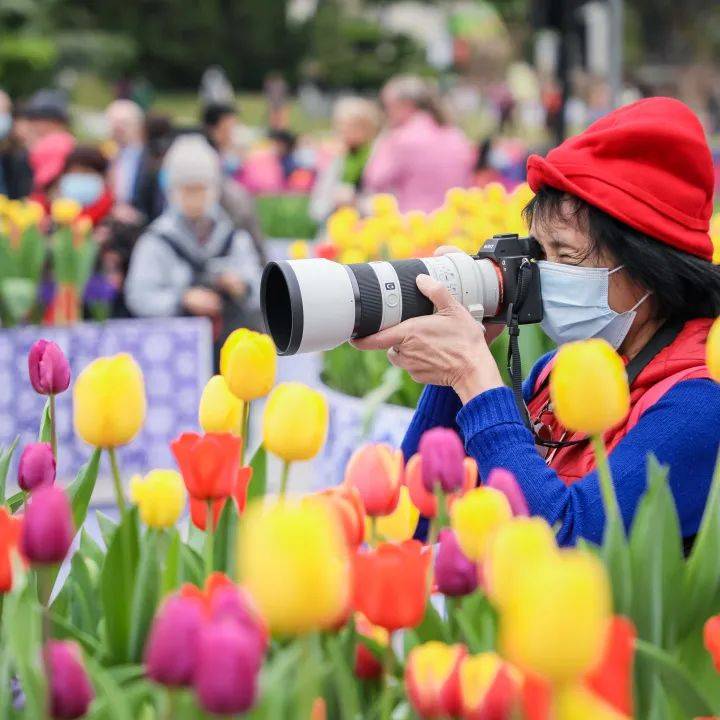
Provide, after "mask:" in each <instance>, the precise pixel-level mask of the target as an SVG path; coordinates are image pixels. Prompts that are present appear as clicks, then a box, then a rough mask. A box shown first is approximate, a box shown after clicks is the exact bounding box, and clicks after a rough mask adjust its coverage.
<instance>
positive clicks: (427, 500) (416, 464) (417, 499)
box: [405, 453, 477, 518]
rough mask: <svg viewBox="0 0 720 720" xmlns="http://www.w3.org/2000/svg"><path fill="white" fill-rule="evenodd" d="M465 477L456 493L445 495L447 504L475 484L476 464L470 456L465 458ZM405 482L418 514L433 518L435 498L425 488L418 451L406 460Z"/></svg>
mask: <svg viewBox="0 0 720 720" xmlns="http://www.w3.org/2000/svg"><path fill="white" fill-rule="evenodd" d="M464 465H465V479H464V480H463V485H462V488H461V489H460V490H459V491H458V492H456V493H450V494H449V495H447V496H446V499H447V502H448V505H451V504H452V502H453V500H455V499H456V498H458V497H460V496H461V495H463V494H465V493H466V492H467V491H468V490H472V488H474V487H475V485H477V464H476V463H475V461H474V460H473V459H472V458H470V457H466V458H465V462H464ZM405 484H406V485H407V487H408V490H409V491H410V499H411V500H412V501H413V504H414V505H415V507H416V508H417V509H418V510H419V511H420V514H421V515H422V516H424V517H426V518H434V517H436V516H437V498H436V497H435V495H433V494H432V493H431V492H428V490H427V489H426V488H425V485H424V483H423V478H422V458H421V457H420V454H419V453H416V454H415V455H413V456H412V457H411V458H410V460H408V463H407V466H406V467H405Z"/></svg>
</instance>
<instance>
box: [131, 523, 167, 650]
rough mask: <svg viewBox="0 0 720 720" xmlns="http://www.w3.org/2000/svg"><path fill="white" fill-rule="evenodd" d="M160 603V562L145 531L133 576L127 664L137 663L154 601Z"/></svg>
mask: <svg viewBox="0 0 720 720" xmlns="http://www.w3.org/2000/svg"><path fill="white" fill-rule="evenodd" d="M159 599H160V562H159V560H158V536H157V532H155V531H154V530H149V531H148V532H147V533H146V534H145V537H144V538H143V543H142V550H141V553H140V565H139V568H138V572H137V581H136V583H135V592H134V593H133V599H132V612H131V616H130V621H131V622H130V627H131V630H130V660H131V661H133V662H140V660H141V659H142V652H143V648H144V647H145V638H146V636H147V633H148V631H149V630H150V625H151V623H152V619H153V616H154V615H155V609H156V608H157V604H158V600H159Z"/></svg>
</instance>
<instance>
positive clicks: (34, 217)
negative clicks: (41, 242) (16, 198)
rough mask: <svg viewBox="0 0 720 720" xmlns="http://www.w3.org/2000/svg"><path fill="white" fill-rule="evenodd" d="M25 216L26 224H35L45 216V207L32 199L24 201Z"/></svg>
mask: <svg viewBox="0 0 720 720" xmlns="http://www.w3.org/2000/svg"><path fill="white" fill-rule="evenodd" d="M25 217H26V218H27V222H28V225H37V224H38V223H39V222H41V220H42V219H43V218H44V217H45V208H44V207H43V206H42V205H41V204H40V203H39V202H35V201H34V200H28V201H27V202H26V203H25Z"/></svg>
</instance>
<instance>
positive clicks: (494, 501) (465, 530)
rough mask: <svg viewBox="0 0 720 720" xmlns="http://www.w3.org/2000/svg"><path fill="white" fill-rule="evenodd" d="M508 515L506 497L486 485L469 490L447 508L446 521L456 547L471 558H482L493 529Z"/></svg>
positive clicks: (495, 529)
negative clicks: (454, 537) (451, 530)
mask: <svg viewBox="0 0 720 720" xmlns="http://www.w3.org/2000/svg"><path fill="white" fill-rule="evenodd" d="M511 518H512V510H511V508H510V503H509V502H508V499H507V497H505V495H504V493H502V492H500V491H499V490H495V489H494V488H489V487H478V488H475V489H473V490H470V491H469V492H467V493H465V495H463V496H462V497H461V498H458V499H457V500H455V502H454V503H453V504H452V507H451V508H450V524H451V525H452V529H453V530H454V531H455V535H456V537H457V540H458V543H459V545H460V549H461V550H462V551H463V553H464V554H465V555H466V556H467V557H468V558H470V559H471V560H473V561H474V562H479V561H480V560H482V559H483V557H484V555H485V552H486V550H487V548H488V545H489V543H490V540H491V538H492V537H493V535H494V534H495V532H496V531H497V530H498V529H499V528H500V527H501V526H502V525H504V524H505V523H507V522H509V521H510V519H511Z"/></svg>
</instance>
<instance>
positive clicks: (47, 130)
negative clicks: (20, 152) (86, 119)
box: [23, 90, 70, 151]
mask: <svg viewBox="0 0 720 720" xmlns="http://www.w3.org/2000/svg"><path fill="white" fill-rule="evenodd" d="M23 118H24V120H25V122H26V126H27V127H26V132H25V142H26V143H27V148H28V149H29V150H30V151H32V150H33V148H34V147H35V145H36V144H37V143H38V142H39V141H40V140H42V139H43V138H46V137H48V136H50V135H56V134H58V133H69V131H70V115H69V113H68V109H67V100H66V99H65V95H64V94H63V93H62V92H60V91H58V90H38V92H36V93H35V95H33V96H32V97H31V98H30V101H29V102H28V103H27V104H26V105H25V106H24V107H23Z"/></svg>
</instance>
